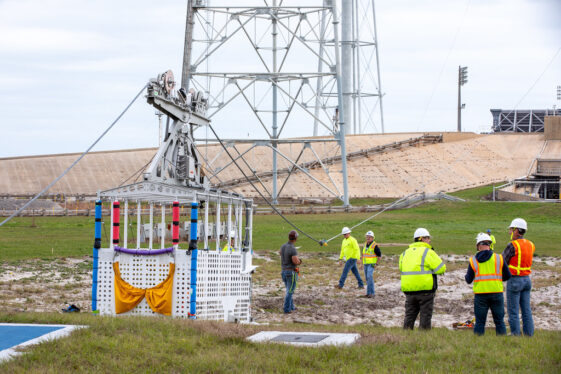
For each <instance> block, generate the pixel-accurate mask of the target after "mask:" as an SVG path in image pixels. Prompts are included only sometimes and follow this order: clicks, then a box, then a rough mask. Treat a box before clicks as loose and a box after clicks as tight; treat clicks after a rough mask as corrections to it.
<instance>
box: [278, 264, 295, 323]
mask: <svg viewBox="0 0 561 374" xmlns="http://www.w3.org/2000/svg"><path fill="white" fill-rule="evenodd" d="M281 276H282V281H283V282H284V285H285V287H286V294H285V295H284V304H283V308H282V310H283V312H285V313H290V312H292V311H293V310H294V309H296V308H295V307H294V301H293V300H292V295H293V294H294V291H295V290H296V283H297V282H298V273H297V272H295V271H292V270H283V271H282V272H281Z"/></svg>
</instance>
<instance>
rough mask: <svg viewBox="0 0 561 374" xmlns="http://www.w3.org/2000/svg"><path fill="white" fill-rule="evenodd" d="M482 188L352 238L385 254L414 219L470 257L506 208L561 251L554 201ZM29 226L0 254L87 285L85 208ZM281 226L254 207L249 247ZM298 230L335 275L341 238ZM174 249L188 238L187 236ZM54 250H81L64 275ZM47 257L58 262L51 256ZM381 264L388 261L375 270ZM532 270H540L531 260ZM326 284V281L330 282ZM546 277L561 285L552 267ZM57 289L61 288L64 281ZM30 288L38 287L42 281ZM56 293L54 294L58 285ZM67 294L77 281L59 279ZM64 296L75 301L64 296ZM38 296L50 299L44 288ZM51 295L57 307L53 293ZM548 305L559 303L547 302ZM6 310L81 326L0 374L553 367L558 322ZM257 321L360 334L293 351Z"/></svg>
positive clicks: (341, 220)
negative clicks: (524, 326)
mask: <svg viewBox="0 0 561 374" xmlns="http://www.w3.org/2000/svg"><path fill="white" fill-rule="evenodd" d="M488 193H489V187H483V188H480V189H474V190H468V191H460V192H457V193H455V195H456V196H459V197H462V198H465V199H466V200H467V201H466V202H449V201H437V202H433V203H428V204H424V205H421V206H418V207H415V208H410V209H404V210H398V211H388V212H384V213H383V214H381V215H379V216H378V217H376V218H375V219H374V220H373V221H370V222H367V223H366V224H364V225H362V226H360V227H359V228H357V229H356V230H355V231H354V235H355V236H356V237H357V238H358V239H359V240H362V239H363V234H364V232H366V231H367V230H370V229H371V230H373V231H374V232H375V233H376V240H377V241H378V242H379V243H387V244H390V243H391V245H386V246H384V244H382V245H381V246H382V250H383V253H384V255H391V254H398V253H400V252H401V251H402V250H403V249H404V248H405V247H406V245H407V244H408V243H410V242H411V241H412V238H411V236H412V233H413V231H414V230H415V228H417V227H419V226H423V227H426V228H427V229H429V231H430V232H431V235H432V237H433V244H434V246H435V248H436V249H437V252H439V253H446V254H462V255H467V254H472V253H473V252H474V238H475V235H476V233H477V232H479V231H483V230H486V229H487V228H490V229H491V230H493V233H494V235H495V236H496V238H497V242H498V243H497V248H499V249H502V248H504V246H505V245H506V244H507V242H508V231H507V227H508V225H509V223H510V221H511V220H512V219H513V218H515V217H523V218H525V219H526V220H527V221H528V225H529V231H528V234H527V236H526V237H527V238H529V239H531V240H532V241H534V242H535V243H536V255H537V256H555V257H561V249H560V248H559V246H558V243H559V242H561V230H559V227H560V224H561V205H560V204H545V203H504V202H485V201H479V200H480V197H481V196H482V195H484V194H488ZM371 214H372V213H368V214H366V213H353V214H341V213H338V214H326V215H290V216H288V218H289V219H290V220H292V221H293V222H294V223H295V224H296V225H298V226H299V227H301V228H302V229H303V230H304V231H306V232H308V233H309V234H310V235H312V236H313V237H314V238H317V239H327V238H330V237H332V236H334V235H336V234H338V233H340V230H341V228H342V227H343V226H353V225H355V224H356V223H358V222H360V221H362V220H364V219H365V218H367V217H368V216H369V215H371ZM104 220H106V221H107V222H106V224H105V225H106V229H105V230H103V240H104V242H105V243H107V242H108V230H109V223H108V220H109V218H108V217H104ZM35 225H36V227H31V226H32V219H31V218H27V217H24V218H16V219H14V220H12V221H11V222H9V223H8V224H7V225H5V226H3V227H0V263H2V264H15V265H16V267H17V265H18V264H20V265H21V266H20V268H23V269H25V266H29V264H30V263H34V264H38V265H37V266H39V265H41V264H42V265H41V266H43V267H45V268H46V269H48V271H50V272H52V273H53V274H55V273H61V274H59V275H58V276H61V277H62V278H65V277H68V276H74V277H76V279H77V280H78V278H80V279H81V280H80V281H81V282H84V279H82V278H83V276H86V275H87V270H85V269H83V268H82V267H83V266H86V265H88V264H89V263H90V261H91V260H89V259H88V260H87V261H86V263H85V265H84V262H83V261H84V255H91V251H92V244H93V231H94V225H93V217H49V218H47V217H38V218H36V219H35ZM133 225H134V223H133ZM290 229H291V228H290V226H289V225H288V224H287V223H285V222H284V221H283V220H282V219H281V218H280V217H278V216H276V215H258V216H255V217H254V232H253V240H254V249H256V250H259V251H260V253H261V254H262V255H263V254H264V253H265V254H267V255H270V258H273V259H276V257H275V256H276V252H277V251H278V248H279V247H280V245H281V244H282V243H284V242H285V241H286V234H287V232H288V231H289V230H290ZM300 238H301V240H299V242H298V245H299V246H301V247H302V248H301V249H300V251H302V252H304V256H305V258H306V264H308V266H310V267H312V266H315V267H314V269H317V270H320V271H321V274H329V276H330V277H332V278H333V277H336V276H337V274H333V260H332V258H333V256H332V255H333V254H338V253H339V248H340V237H338V238H336V239H334V240H333V241H332V242H330V243H329V246H328V247H320V246H319V245H318V244H317V243H315V242H313V241H312V240H310V239H307V238H305V237H304V236H301V237H300ZM180 246H186V243H183V244H182V245H180ZM63 257H80V258H82V262H79V263H78V265H77V266H78V267H79V268H77V269H76V272H77V273H76V274H74V273H68V274H69V275H65V273H64V271H70V268H65V267H63V266H62V264H63V263H67V262H68V261H62V260H61V258H63ZM33 259H39V260H37V261H35V260H33ZM53 259H58V260H56V261H51V260H53ZM394 259H395V257H394ZM58 262H61V263H60V264H59V265H60V266H59V267H57V266H54V265H56V264H58ZM51 263H52V264H51ZM256 263H257V264H259V265H260V266H261V267H260V270H259V274H257V275H256V283H259V285H260V287H262V288H263V287H265V286H266V285H267V284H273V283H274V282H277V281H278V280H277V278H278V263H277V262H275V261H270V260H265V259H263V258H261V259H257V260H256ZM51 265H53V266H54V267H53V266H51ZM37 266H34V268H37ZM41 266H39V268H40V267H41ZM454 266H456V267H457V268H458V269H460V268H461V269H463V268H464V267H465V263H462V262H460V263H458V264H452V263H450V269H449V271H450V270H453V268H454ZM539 266H541V267H544V266H545V265H544V264H540V265H539ZM385 267H387V268H388V269H386V270H384V269H385ZM394 267H395V266H394V264H391V263H389V262H388V261H387V260H385V262H384V263H383V264H382V267H381V268H380V270H382V272H381V273H380V274H382V273H383V272H384V271H386V273H387V274H388V275H387V276H388V277H390V278H392V279H393V278H396V277H398V275H397V274H395V269H394ZM59 268H60V269H59ZM390 268H391V269H390ZM537 268H538V267H537ZM65 269H66V270H65ZM454 269H455V268H454ZM544 269H545V268H544ZM547 269H548V271H553V270H552V269H556V267H555V266H553V265H552V266H548V267H547ZM308 271H311V269H308ZM337 271H339V270H337ZM462 271H463V270H462ZM539 271H541V272H544V271H545V270H542V269H541V268H539ZM78 273H79V275H80V276H79V277H78V275H77V274H78ZM321 274H319V273H318V276H317V279H316V277H313V276H312V275H311V274H309V275H308V276H307V278H305V281H304V283H303V285H302V287H307V288H310V287H312V288H311V291H309V292H312V293H314V292H315V291H314V289H315V288H313V287H322V284H320V283H321V282H325V280H322V279H324V278H325V276H324V275H321ZM0 275H2V274H0ZM320 275H321V276H320ZM552 276H554V274H553V273H552ZM322 277H323V278H322ZM378 279H380V278H378ZM396 279H397V278H396ZM544 279H545V278H544ZM547 279H550V278H547ZM332 281H333V280H332V279H331V278H330V280H329V282H332ZM542 281H543V282H545V280H540V282H542ZM551 281H552V282H554V283H555V282H558V279H557V276H555V277H554V278H551ZM25 282H32V280H29V279H28V280H25ZM314 282H315V283H314ZM318 282H319V283H318ZM376 282H378V280H377V281H376ZM4 283H6V282H4ZM19 283H22V284H21V285H20V284H19ZM23 283H24V282H23V281H22V282H19V281H14V282H13V285H12V284H11V283H10V284H7V283H6V284H5V285H4V286H5V287H8V288H9V289H11V288H12V287H15V286H16V285H17V286H18V287H19V286H21V287H23V288H22V290H23V291H25V290H26V288H25V287H27V288H29V287H31V288H33V287H35V286H33V284H31V283H29V284H28V283H25V284H23ZM316 283H317V284H316ZM538 283H539V282H537V283H536V284H535V287H536V288H539V287H545V286H547V285H546V284H543V285H541V284H538ZM80 284H82V286H80V287H84V286H83V283H80ZM555 284H556V283H555ZM60 287H62V288H64V290H66V288H67V287H68V285H66V286H60ZM275 287H276V286H273V287H272V290H271V291H270V292H271V295H270V297H269V298H267V297H265V298H262V300H261V308H263V309H265V308H266V305H268V304H267V303H268V300H271V301H273V304H272V305H273V307H272V308H273V309H274V310H273V312H270V311H266V312H267V313H276V314H275V315H278V310H277V309H278V305H277V304H279V302H280V298H282V295H281V294H278V295H277V293H278V292H281V291H277V290H276V289H275ZM37 290H38V291H37V292H40V293H43V292H44V291H43V288H41V289H39V288H37ZM39 290H40V291H39ZM64 290H62V291H61V292H59V293H62V294H64V293H65V292H64ZM23 291H22V292H23ZM28 291H29V290H28ZM86 291H88V290H86ZM301 291H303V290H301ZM26 292H27V291H26ZM68 292H70V293H72V292H75V290H74V289H73V288H68ZM440 292H441V293H442V295H444V296H442V297H446V296H445V294H444V293H443V292H444V291H440ZM27 293H28V295H27V296H24V297H28V300H29V302H30V303H32V302H33V300H34V299H33V297H34V296H33V295H34V294H33V293H32V292H31V291H29V292H27ZM281 293H282V292H281ZM273 294H274V295H273ZM299 295H300V294H299ZM68 296H69V297H70V300H72V298H71V297H72V295H68ZM469 296H470V297H471V295H469ZM10 297H11V296H10ZM41 297H43V298H46V297H49V294H48V292H47V293H45V294H44V296H41ZM350 297H351V298H348V299H347V296H344V297H342V298H341V296H337V295H336V296H335V298H331V299H327V300H329V301H330V302H334V301H338V302H340V303H341V302H346V303H351V304H352V303H353V301H352V300H353V299H352V296H350ZM0 299H1V298H0ZM277 299H279V300H277ZM3 300H5V301H6V300H7V299H3ZM65 300H66V299H65ZM392 300H393V299H392ZM61 302H64V301H61ZM53 303H55V304H56V301H53ZM438 304H439V305H438V307H440V308H442V307H443V306H445V303H444V302H443V301H442V299H441V301H439V303H438ZM360 305H363V304H360ZM313 308H314V306H313V305H309V306H306V305H303V311H302V313H303V314H304V313H305V312H306V310H308V309H309V310H312V311H313V310H314V309H313ZM550 309H551V310H552V311H555V310H559V309H556V307H552V308H550ZM7 310H16V309H13V308H12V309H6V308H2V307H0V321H1V322H34V323H65V324H80V325H86V326H89V328H88V329H83V330H80V331H77V332H75V333H73V334H72V335H71V336H70V337H69V338H66V339H62V340H57V341H52V342H48V343H44V344H41V345H38V346H34V347H32V348H29V349H28V352H29V353H28V354H26V355H23V356H20V357H18V358H16V359H14V360H12V361H9V362H7V363H4V364H1V365H0V372H2V373H4V372H5V373H60V372H67V371H81V372H103V373H109V372H111V373H112V372H123V373H135V372H142V373H160V372H174V373H175V372H185V373H199V372H204V373H226V372H228V373H229V372H243V373H246V372H249V373H253V372H255V373H268V372H275V373H299V372H317V373H351V372H352V373H366V372H380V373H390V372H391V373H401V372H410V373H419V372H454V373H457V372H485V373H499V372H508V371H512V372H532V373H534V372H543V373H558V372H561V332H560V331H546V330H537V331H536V335H535V336H534V337H533V338H531V339H524V338H522V339H520V338H518V339H517V338H512V337H495V336H494V331H493V329H488V330H487V335H486V336H485V337H483V338H476V337H474V336H473V334H472V333H471V331H450V330H448V329H445V328H436V329H433V330H432V331H429V332H419V331H414V332H407V331H403V330H401V329H400V328H388V327H380V326H376V324H371V323H364V324H358V325H354V326H347V325H342V324H339V325H334V324H330V325H327V326H323V325H315V324H303V323H288V322H284V321H283V320H282V319H281V321H280V322H273V323H272V324H270V325H259V326H256V325H236V324H223V323H217V322H208V321H206V322H205V321H187V320H177V319H168V318H148V317H146V318H121V317H120V318H107V317H99V316H93V315H89V314H87V313H82V314H76V315H66V314H53V313H12V312H7ZM49 310H53V309H49ZM375 310H376V309H375ZM548 310H549V309H548ZM461 313H464V312H461ZM281 318H282V317H281ZM338 323H339V322H338ZM262 330H283V331H332V332H354V333H359V334H360V335H361V337H362V338H361V340H360V341H359V342H358V344H356V345H353V346H351V347H345V348H336V347H323V348H297V347H291V346H284V345H275V344H253V343H249V342H247V341H245V337H247V336H249V335H252V334H254V333H256V332H258V331H262Z"/></svg>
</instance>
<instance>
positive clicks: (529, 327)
mask: <svg viewBox="0 0 561 374" xmlns="http://www.w3.org/2000/svg"><path fill="white" fill-rule="evenodd" d="M526 231H528V223H527V222H526V221H525V220H524V219H522V218H515V219H513V220H512V222H511V223H510V226H509V232H510V240H511V241H510V243H508V245H507V246H506V248H505V250H504V251H503V258H504V260H505V262H506V263H507V264H508V268H509V269H510V273H511V274H512V277H511V278H510V279H509V280H508V283H507V285H506V305H507V311H508V324H509V325H510V333H511V334H512V335H520V333H521V332H520V317H519V315H518V313H519V311H522V323H523V329H522V332H523V333H524V335H526V336H532V335H534V319H533V317H532V309H531V307H530V293H531V290H532V281H531V279H530V274H531V273H532V261H533V259H534V251H535V249H536V247H535V246H534V243H532V242H531V241H529V240H528V239H525V238H524V234H526Z"/></svg>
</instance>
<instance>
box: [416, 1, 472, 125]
mask: <svg viewBox="0 0 561 374" xmlns="http://www.w3.org/2000/svg"><path fill="white" fill-rule="evenodd" d="M470 3H471V0H468V2H467V4H466V8H465V10H464V14H463V15H462V21H461V22H460V24H459V25H458V29H457V30H456V34H454V38H453V39H452V45H450V49H448V54H447V55H446V58H445V59H444V63H443V64H442V67H441V68H440V72H439V73H438V78H437V79H436V83H435V84H434V87H433V89H432V92H431V94H430V97H429V101H428V102H427V105H426V107H425V111H424V112H423V115H422V116H421V120H420V121H419V122H418V123H417V131H418V130H419V127H421V125H422V124H423V122H424V121H425V117H426V115H427V111H428V110H429V107H430V105H431V104H432V99H433V97H434V94H435V93H436V89H437V88H438V86H439V85H440V79H441V78H442V73H443V72H444V68H446V65H447V64H448V59H449V58H450V55H451V54H452V51H453V50H454V47H455V46H456V40H457V39H458V35H459V34H460V31H461V30H462V27H463V26H464V22H465V20H466V15H467V12H468V9H469V6H470Z"/></svg>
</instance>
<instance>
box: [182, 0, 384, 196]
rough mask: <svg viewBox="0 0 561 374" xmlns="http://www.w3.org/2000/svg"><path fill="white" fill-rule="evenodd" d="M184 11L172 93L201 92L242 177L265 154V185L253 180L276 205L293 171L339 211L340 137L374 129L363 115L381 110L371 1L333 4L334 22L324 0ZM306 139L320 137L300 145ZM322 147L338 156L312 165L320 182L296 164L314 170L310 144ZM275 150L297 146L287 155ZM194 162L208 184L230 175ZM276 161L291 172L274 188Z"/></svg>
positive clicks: (198, 0) (212, 4)
mask: <svg viewBox="0 0 561 374" xmlns="http://www.w3.org/2000/svg"><path fill="white" fill-rule="evenodd" d="M187 8H188V9H187V27H186V33H185V50H184V63H183V73H182V83H181V85H182V87H183V88H185V89H186V90H189V89H190V88H194V89H196V90H201V91H204V92H205V95H206V96H208V103H209V110H208V118H209V119H211V120H212V121H213V123H214V124H215V127H216V128H217V130H218V132H219V133H220V134H227V136H230V138H229V139H223V140H224V142H225V143H226V144H227V147H229V148H231V149H232V152H233V153H235V154H236V157H237V158H236V160H238V161H239V162H240V164H242V165H243V166H244V168H247V170H248V172H249V174H250V175H252V176H256V172H255V171H256V169H257V167H255V165H251V162H249V161H248V160H246V159H245V158H244V155H247V154H248V153H249V152H250V151H251V150H253V149H255V147H267V148H269V149H270V151H271V156H272V157H271V158H272V165H271V170H272V173H271V176H270V184H269V182H268V181H265V180H264V179H265V178H263V180H261V179H259V178H258V177H257V179H258V182H259V185H260V186H261V187H260V188H261V191H263V192H265V193H266V194H268V195H269V196H270V198H271V200H272V201H273V202H275V203H276V202H277V201H278V197H279V196H280V194H281V192H282V189H283V187H284V185H285V184H286V182H287V181H288V179H289V178H290V176H291V175H292V174H293V173H292V171H299V172H302V173H304V174H305V175H307V176H308V177H309V178H311V179H313V180H314V181H315V182H317V183H318V184H319V185H320V186H321V188H323V189H324V190H326V191H328V192H329V194H331V195H333V196H334V197H337V198H339V199H341V200H342V201H343V203H344V204H345V205H348V204H349V200H348V199H349V192H348V184H347V165H346V149H345V133H346V132H347V131H348V130H350V131H351V133H362V132H363V131H364V130H366V129H367V128H369V126H374V127H373V129H374V130H376V127H375V125H374V122H375V120H374V114H373V113H374V111H375V108H376V107H377V108H379V109H380V112H381V109H382V106H381V98H382V95H381V90H380V84H379V81H380V79H379V67H378V63H377V48H376V47H377V40H376V30H375V21H374V20H375V18H374V15H375V14H374V3H373V0H372V1H370V0H369V1H366V0H364V1H361V0H348V1H347V0H343V1H342V12H341V19H342V22H341V23H340V22H339V13H338V11H337V2H336V1H333V0H300V1H295V0H286V1H285V0H253V1H252V0H244V1H240V2H235V3H232V2H231V1H226V0H223V1H220V0H216V1H204V0H188V6H187ZM366 12H368V13H366ZM359 15H360V16H359ZM370 15H371V16H370ZM369 27H370V32H369V31H368V30H369ZM339 33H342V35H343V40H344V41H343V42H341V41H340V40H339ZM365 35H368V36H369V37H370V39H371V40H369V41H368V40H364V39H365V38H363V36H365ZM361 38H362V39H361ZM373 56H376V72H377V73H374V70H373V69H374V65H373V64H372V59H373ZM361 69H362V70H361ZM376 77H377V79H375V78H376ZM381 118H382V117H381ZM380 123H381V131H382V132H383V131H384V128H383V121H381V122H380ZM233 129H236V131H234V130H233ZM240 133H241V134H240ZM232 134H235V136H231V135H232ZM196 135H197V136H196V139H197V140H198V142H199V143H200V142H206V143H208V142H212V141H216V139H209V137H208V133H206V134H204V135H203V136H201V131H200V130H199V131H198V133H196ZM311 135H314V136H318V135H321V136H325V138H323V139H321V140H319V139H301V138H303V137H306V136H311ZM225 137H226V136H225ZM288 137H290V139H288ZM296 137H297V138H300V139H294V138H296ZM326 142H331V144H332V145H333V149H331V150H330V151H331V152H336V153H338V154H340V155H341V156H342V157H341V168H340V170H330V169H329V168H327V167H326V166H325V165H323V164H322V167H323V170H324V171H325V172H326V174H327V175H328V177H329V182H328V183H322V182H321V181H319V180H318V179H317V178H315V177H314V176H313V175H312V174H311V173H310V172H309V170H306V169H305V168H302V167H300V165H299V164H298V162H299V160H300V159H301V157H302V155H303V154H304V153H305V152H307V153H308V155H310V154H311V155H313V157H315V158H316V159H317V160H318V161H320V163H321V157H320V156H319V155H318V152H317V151H316V150H315V149H314V145H316V146H318V143H320V144H323V145H325V144H326ZM283 144H291V145H295V144H300V145H301V147H302V148H301V151H300V153H299V154H298V156H297V157H291V155H288V154H287V153H286V152H283V151H282V149H281V148H282V145H283ZM240 147H242V148H243V147H245V148H243V149H241V150H240V149H238V148H240ZM200 156H201V159H202V161H203V162H204V163H205V167H206V169H207V175H208V176H209V178H210V180H211V182H213V183H215V184H218V183H220V182H223V180H222V179H221V177H222V176H223V171H224V170H225V169H226V168H227V167H231V168H234V166H233V165H231V163H230V164H229V166H225V165H216V160H215V159H212V160H210V159H207V158H205V155H202V154H201V155H200ZM310 157H311V156H310ZM281 163H282V164H283V165H284V166H285V167H289V168H290V169H291V172H290V173H288V176H286V177H285V178H284V177H283V178H284V180H281V179H279V175H278V173H277V170H278V169H279V167H280V166H282V165H280V164H281ZM331 169H334V168H333V167H332V168H331ZM334 172H335V173H336V174H335V175H332V174H333V173H334ZM337 173H340V175H337ZM279 182H281V183H282V186H281V188H280V189H279V188H278V183H279Z"/></svg>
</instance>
